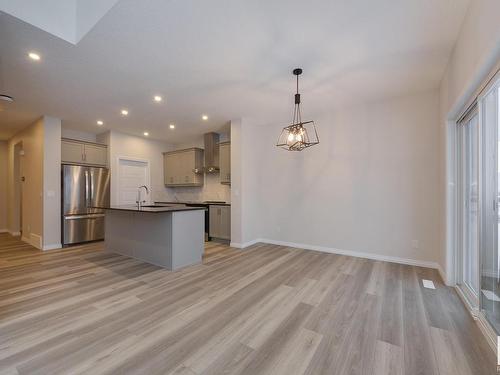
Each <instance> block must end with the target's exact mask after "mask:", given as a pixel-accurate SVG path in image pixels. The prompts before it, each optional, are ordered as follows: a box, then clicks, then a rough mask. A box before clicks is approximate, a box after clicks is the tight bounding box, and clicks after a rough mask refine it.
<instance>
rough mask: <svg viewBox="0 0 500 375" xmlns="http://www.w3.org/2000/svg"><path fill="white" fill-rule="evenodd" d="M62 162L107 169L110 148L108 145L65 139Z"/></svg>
mask: <svg viewBox="0 0 500 375" xmlns="http://www.w3.org/2000/svg"><path fill="white" fill-rule="evenodd" d="M61 161H62V162H63V163H71V164H85V165H96V166H102V167H106V166H107V165H108V148H107V146H106V145H101V144H97V143H89V142H82V141H77V140H74V139H66V138H64V139H62V140H61Z"/></svg>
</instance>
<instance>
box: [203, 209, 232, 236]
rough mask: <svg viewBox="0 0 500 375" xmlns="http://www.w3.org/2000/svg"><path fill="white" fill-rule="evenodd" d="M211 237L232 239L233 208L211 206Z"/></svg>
mask: <svg viewBox="0 0 500 375" xmlns="http://www.w3.org/2000/svg"><path fill="white" fill-rule="evenodd" d="M208 214H209V220H210V221H209V223H210V228H209V235H210V237H214V238H220V239H223V240H230V239H231V206H219V205H210V206H209V209H208Z"/></svg>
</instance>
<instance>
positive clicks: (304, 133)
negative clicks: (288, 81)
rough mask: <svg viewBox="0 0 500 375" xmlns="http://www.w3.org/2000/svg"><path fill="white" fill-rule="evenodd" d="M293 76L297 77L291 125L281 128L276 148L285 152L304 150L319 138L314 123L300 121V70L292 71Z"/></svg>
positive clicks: (314, 143)
mask: <svg viewBox="0 0 500 375" xmlns="http://www.w3.org/2000/svg"><path fill="white" fill-rule="evenodd" d="M293 74H294V75H295V76H297V93H296V94H295V105H294V107H293V118H292V124H291V125H288V126H285V127H284V128H283V130H282V131H281V134H280V136H279V137H278V142H277V143H276V146H278V147H281V148H283V149H285V150H287V151H302V150H303V149H305V148H308V147H311V146H314V145H317V144H318V143H319V137H318V132H317V131H316V126H315V125H314V121H302V113H301V112H300V94H299V75H300V74H302V69H300V68H297V69H294V71H293Z"/></svg>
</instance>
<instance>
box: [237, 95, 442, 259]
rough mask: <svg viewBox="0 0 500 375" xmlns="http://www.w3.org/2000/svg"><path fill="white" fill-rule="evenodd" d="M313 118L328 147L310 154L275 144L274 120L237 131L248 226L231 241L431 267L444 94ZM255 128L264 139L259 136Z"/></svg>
mask: <svg viewBox="0 0 500 375" xmlns="http://www.w3.org/2000/svg"><path fill="white" fill-rule="evenodd" d="M309 117H311V118H314V120H315V121H316V124H317V126H318V132H319V136H320V140H321V143H320V144H319V145H318V146H315V147H312V148H311V149H308V150H305V151H303V152H287V151H284V150H281V149H278V148H277V147H276V146H275V144H274V142H275V140H276V138H277V135H278V134H279V132H280V131H281V128H280V127H279V125H277V124H262V125H259V124H258V122H257V121H254V120H248V119H243V121H242V125H241V129H242V131H241V134H238V133H236V134H235V137H234V138H233V130H232V144H233V146H234V145H235V143H236V144H238V139H237V138H238V137H241V139H240V141H241V142H240V148H241V149H240V150H236V149H235V150H234V153H241V154H240V155H241V163H240V165H241V173H242V176H241V178H240V179H238V177H237V176H236V181H237V184H238V186H234V183H233V189H238V190H240V194H241V198H240V204H241V207H240V208H241V210H242V215H241V220H242V223H241V227H242V228H243V229H242V231H241V232H242V233H240V237H239V238H237V237H234V238H233V241H234V242H241V243H249V242H252V241H253V240H256V239H258V238H262V239H265V240H268V241H271V242H278V243H288V244H289V243H291V244H295V245H299V246H302V247H306V248H315V249H322V250H326V251H337V250H335V249H340V250H346V251H353V252H361V253H365V254H366V255H367V256H373V257H377V256H383V257H386V258H387V259H389V258H390V257H394V258H398V259H399V260H403V261H404V260H407V261H410V262H411V261H412V260H414V261H416V262H417V263H422V264H427V262H429V263H428V264H434V263H433V262H435V261H436V260H437V259H438V253H439V245H440V243H439V238H440V237H439V218H440V211H439V209H440V205H439V198H440V196H439V191H440V187H439V155H440V153H439V140H438V137H437V128H438V121H439V96H438V92H437V90H435V91H432V92H424V93H418V94H413V95H408V96H404V97H399V98H393V99H386V100H382V101H379V102H376V103H359V105H358V106H355V107H352V108H342V109H338V110H335V111H332V112H331V113H324V114H320V113H316V114H312V113H311V114H309ZM257 132H258V133H257ZM255 134H259V137H261V141H259V142H254V139H255ZM235 156H236V155H235ZM232 173H233V176H234V173H235V171H232ZM235 194H236V191H234V192H233V199H235V198H236V197H234V195H235ZM233 205H234V202H233ZM233 209H234V208H233ZM236 209H238V206H237V207H236ZM235 224H236V223H235ZM233 234H234V235H237V233H236V232H235V233H233ZM413 240H417V241H418V248H414V247H413Z"/></svg>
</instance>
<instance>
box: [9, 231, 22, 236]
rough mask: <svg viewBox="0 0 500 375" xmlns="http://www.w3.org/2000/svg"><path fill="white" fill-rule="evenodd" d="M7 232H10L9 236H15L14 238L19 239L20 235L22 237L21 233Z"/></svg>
mask: <svg viewBox="0 0 500 375" xmlns="http://www.w3.org/2000/svg"><path fill="white" fill-rule="evenodd" d="M7 232H9V234H10V235H11V236H14V237H18V236H20V235H21V232H12V231H10V230H7Z"/></svg>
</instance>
